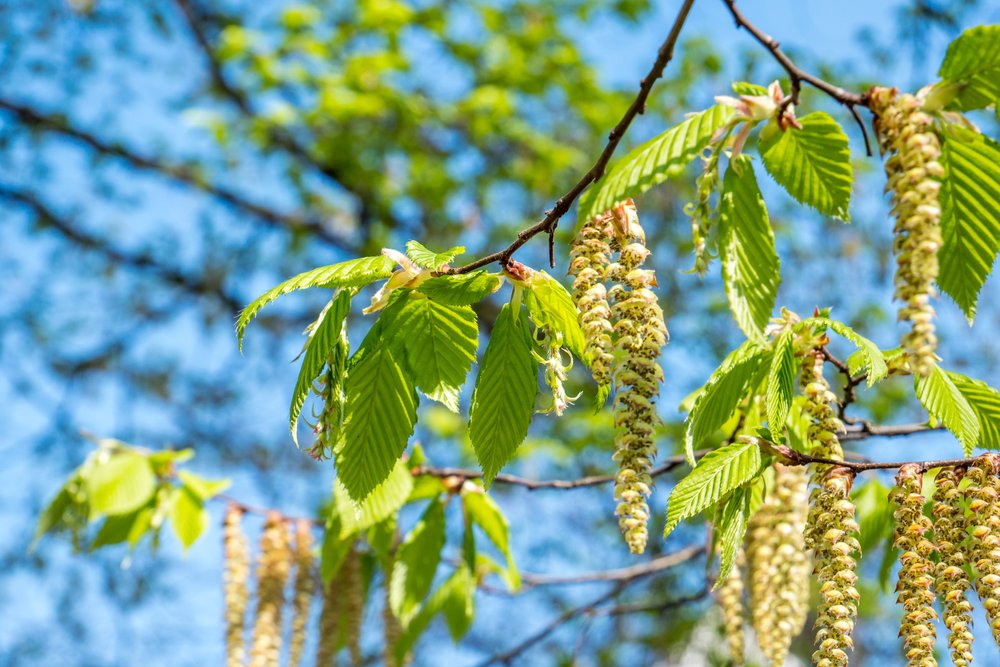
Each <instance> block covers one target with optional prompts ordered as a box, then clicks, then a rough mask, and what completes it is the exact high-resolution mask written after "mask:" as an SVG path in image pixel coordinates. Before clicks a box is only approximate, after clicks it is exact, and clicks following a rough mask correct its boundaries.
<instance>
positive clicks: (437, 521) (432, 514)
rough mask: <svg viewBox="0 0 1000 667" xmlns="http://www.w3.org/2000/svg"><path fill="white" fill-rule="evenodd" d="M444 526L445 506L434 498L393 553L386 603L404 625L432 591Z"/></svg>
mask: <svg viewBox="0 0 1000 667" xmlns="http://www.w3.org/2000/svg"><path fill="white" fill-rule="evenodd" d="M444 527H445V525H444V505H442V504H441V501H439V500H435V501H434V502H432V503H431V504H430V506H428V508H427V510H426V511H425V512H424V515H423V516H422V517H421V519H420V521H419V522H418V523H417V525H416V526H414V527H413V530H411V531H410V533H409V534H408V535H407V536H406V539H405V540H403V543H402V544H401V545H400V547H399V550H398V551H397V552H396V560H395V562H394V564H393V567H392V576H391V581H390V583H389V605H390V606H391V607H392V612H393V613H394V614H395V615H396V617H397V618H398V619H400V621H402V623H403V624H404V625H405V624H406V623H407V622H408V621H409V620H410V618H412V617H413V614H414V613H415V612H416V610H417V607H419V605H420V603H422V602H423V601H424V598H426V597H427V594H428V593H429V592H430V590H431V584H432V583H433V582H434V574H435V573H436V572H437V567H438V563H440V562H441V549H443V548H444V542H445V531H444Z"/></svg>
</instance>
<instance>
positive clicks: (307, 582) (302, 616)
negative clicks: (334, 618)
mask: <svg viewBox="0 0 1000 667" xmlns="http://www.w3.org/2000/svg"><path fill="white" fill-rule="evenodd" d="M315 592H316V566H315V558H314V557H313V539H312V525H311V524H310V523H309V522H308V521H306V520H304V519H301V520H299V521H297V522H296V523H295V593H294V595H293V597H292V634H291V637H290V639H289V643H288V665H289V667H298V665H299V664H301V662H302V649H303V647H304V646H305V641H306V628H307V626H308V623H309V612H310V610H311V607H312V599H313V595H314V594H315Z"/></svg>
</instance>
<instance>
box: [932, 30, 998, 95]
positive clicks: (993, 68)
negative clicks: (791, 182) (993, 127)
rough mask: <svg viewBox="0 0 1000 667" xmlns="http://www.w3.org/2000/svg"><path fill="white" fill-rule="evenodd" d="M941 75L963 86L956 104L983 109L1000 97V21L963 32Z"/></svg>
mask: <svg viewBox="0 0 1000 667" xmlns="http://www.w3.org/2000/svg"><path fill="white" fill-rule="evenodd" d="M938 75H939V76H940V77H941V78H942V79H943V80H944V81H946V82H953V83H958V84H961V86H962V88H961V90H960V91H959V93H958V96H957V97H956V98H955V100H954V104H953V108H956V109H959V110H964V111H968V110H970V109H983V108H985V107H987V106H989V105H990V104H996V103H997V102H998V101H1000V25H981V26H976V27H975V28H970V29H969V30H966V31H965V32H963V33H962V34H961V35H959V36H958V37H957V38H956V39H955V41H953V42H952V43H951V44H950V45H949V46H948V52H947V53H946V54H945V57H944V62H942V63H941V70H940V71H939V72H938Z"/></svg>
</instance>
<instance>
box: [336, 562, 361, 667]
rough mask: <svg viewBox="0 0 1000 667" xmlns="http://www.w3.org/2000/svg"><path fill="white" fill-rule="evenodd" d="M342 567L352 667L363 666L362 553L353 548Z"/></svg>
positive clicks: (346, 625) (345, 625) (345, 627)
mask: <svg viewBox="0 0 1000 667" xmlns="http://www.w3.org/2000/svg"><path fill="white" fill-rule="evenodd" d="M340 567H341V574H342V575H343V578H342V581H343V593H344V616H343V618H344V633H345V636H346V641H347V650H348V652H349V653H350V655H351V667H361V664H362V662H363V656H362V653H361V627H362V624H361V621H362V616H363V615H364V613H365V582H364V581H363V580H362V579H361V555H360V554H359V553H358V552H357V550H356V549H353V548H352V549H351V550H350V551H349V552H348V553H347V557H346V558H344V564H343V565H341V566H340Z"/></svg>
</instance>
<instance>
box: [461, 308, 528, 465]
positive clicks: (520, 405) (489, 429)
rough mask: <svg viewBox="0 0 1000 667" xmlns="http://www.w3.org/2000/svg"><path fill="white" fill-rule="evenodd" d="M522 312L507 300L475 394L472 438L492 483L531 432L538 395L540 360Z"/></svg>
mask: <svg viewBox="0 0 1000 667" xmlns="http://www.w3.org/2000/svg"><path fill="white" fill-rule="evenodd" d="M528 328H529V325H528V320H527V318H526V317H525V316H524V313H523V312H519V311H515V310H514V309H513V308H511V306H510V304H505V305H504V307H503V309H502V310H501V311H500V315H499V316H498V317H497V320H496V324H495V325H494V327H493V333H492V335H491V336H490V342H489V345H487V347H486V353H485V354H484V355H483V362H482V364H481V365H480V367H479V376H478V377H477V378H476V388H475V391H474V392H473V394H472V409H471V410H470V413H469V437H470V438H471V440H472V447H473V449H474V450H475V452H476V456H477V457H478V459H479V464H480V465H481V466H482V468H483V480H484V481H485V483H486V484H487V485H489V484H490V483H491V482H492V481H493V478H494V477H496V475H497V473H498V472H500V469H501V468H502V467H503V466H504V465H505V464H506V463H507V462H508V461H509V460H510V459H511V458H512V457H513V456H514V452H515V451H516V450H517V448H518V446H519V445H520V444H521V442H522V441H523V440H524V437H525V436H526V435H527V434H528V426H529V425H530V424H531V416H532V414H533V413H534V411H535V397H536V396H537V395H538V362H537V361H536V360H535V358H534V357H533V356H532V354H531V345H532V342H531V333H530V332H529V331H528Z"/></svg>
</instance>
